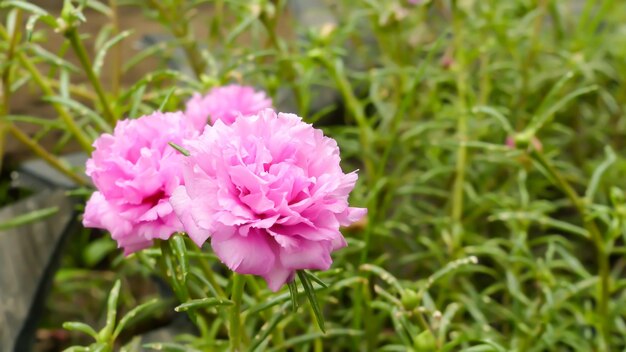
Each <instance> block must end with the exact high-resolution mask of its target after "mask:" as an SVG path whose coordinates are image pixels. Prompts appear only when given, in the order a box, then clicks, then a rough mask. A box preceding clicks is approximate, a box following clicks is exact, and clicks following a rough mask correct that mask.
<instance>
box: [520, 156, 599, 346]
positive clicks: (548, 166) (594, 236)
mask: <svg viewBox="0 0 626 352" xmlns="http://www.w3.org/2000/svg"><path fill="white" fill-rule="evenodd" d="M531 156H532V157H533V158H534V159H535V160H536V161H537V162H538V163H539V164H540V165H541V166H542V167H543V168H544V169H545V170H546V171H547V172H548V174H550V176H552V177H553V178H554V180H555V182H556V184H557V186H559V187H560V188H561V190H562V191H563V192H564V193H565V194H566V195H567V197H568V198H569V199H570V201H571V202H572V203H573V204H574V207H575V208H576V210H577V211H578V213H579V214H580V217H581V218H582V221H583V224H584V227H585V229H587V231H588V232H589V235H590V236H591V240H592V241H593V243H594V245H595V247H596V255H597V261H598V276H599V277H600V287H599V297H598V305H597V310H598V311H597V314H598V317H597V319H598V330H599V331H600V335H601V337H602V338H601V340H600V341H601V346H600V350H602V351H608V350H609V346H610V332H611V319H610V318H609V299H610V264H609V255H608V253H607V250H606V245H605V243H604V238H603V236H602V233H601V232H600V229H599V228H598V226H597V225H596V223H595V221H594V220H593V219H591V218H589V216H588V214H587V211H586V204H585V201H584V199H583V198H581V197H580V196H579V195H578V193H576V191H575V190H574V188H573V187H572V186H571V185H570V183H569V182H568V181H567V180H566V179H565V178H564V177H563V176H562V175H561V173H560V172H559V171H558V170H557V169H556V168H555V167H554V165H552V163H551V162H550V161H549V160H548V159H546V157H545V156H544V155H543V153H542V152H540V151H537V150H536V149H533V151H532V152H531Z"/></svg>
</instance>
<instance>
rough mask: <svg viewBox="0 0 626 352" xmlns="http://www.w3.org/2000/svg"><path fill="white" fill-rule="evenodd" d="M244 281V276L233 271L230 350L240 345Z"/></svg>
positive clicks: (235, 349)
mask: <svg viewBox="0 0 626 352" xmlns="http://www.w3.org/2000/svg"><path fill="white" fill-rule="evenodd" d="M245 283H246V280H245V277H243V276H242V275H240V274H237V273H233V286H232V290H231V295H230V298H231V300H232V301H233V303H234V304H233V307H232V308H231V312H230V322H229V325H230V328H229V334H230V336H229V337H230V351H231V352H237V351H240V346H241V301H242V298H243V287H244V285H245Z"/></svg>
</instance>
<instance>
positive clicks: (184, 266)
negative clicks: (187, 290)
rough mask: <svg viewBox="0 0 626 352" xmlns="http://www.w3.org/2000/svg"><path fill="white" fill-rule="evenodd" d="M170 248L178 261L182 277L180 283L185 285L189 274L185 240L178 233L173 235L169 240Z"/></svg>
mask: <svg viewBox="0 0 626 352" xmlns="http://www.w3.org/2000/svg"><path fill="white" fill-rule="evenodd" d="M169 242H170V246H171V247H172V251H173V252H174V255H176V257H177V259H178V265H179V268H180V273H181V275H182V279H181V281H182V282H183V283H185V284H186V282H187V275H188V274H189V258H188V257H187V247H186V246H185V239H184V238H183V236H181V235H180V234H179V233H177V234H174V236H172V237H171V238H170V240H169Z"/></svg>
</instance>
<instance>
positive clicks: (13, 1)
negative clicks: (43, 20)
mask: <svg viewBox="0 0 626 352" xmlns="http://www.w3.org/2000/svg"><path fill="white" fill-rule="evenodd" d="M3 7H16V8H19V9H22V10H26V11H28V12H31V13H33V14H35V15H38V16H47V15H49V14H48V12H47V11H46V10H44V9H42V8H41V7H39V6H37V5H35V4H31V3H30V2H28V1H21V0H4V1H3V2H2V3H0V8H3Z"/></svg>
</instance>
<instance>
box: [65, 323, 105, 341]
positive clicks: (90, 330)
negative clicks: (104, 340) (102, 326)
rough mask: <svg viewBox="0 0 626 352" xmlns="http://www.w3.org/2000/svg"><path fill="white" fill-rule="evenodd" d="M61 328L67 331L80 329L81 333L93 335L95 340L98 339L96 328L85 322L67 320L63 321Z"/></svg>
mask: <svg viewBox="0 0 626 352" xmlns="http://www.w3.org/2000/svg"><path fill="white" fill-rule="evenodd" d="M63 329H65V330H69V331H80V332H82V333H85V334H87V335H89V336H91V337H93V338H94V339H96V340H97V339H98V333H97V332H96V330H94V329H93V328H92V327H91V326H89V325H87V324H85V323H81V322H75V321H68V322H65V323H63Z"/></svg>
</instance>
